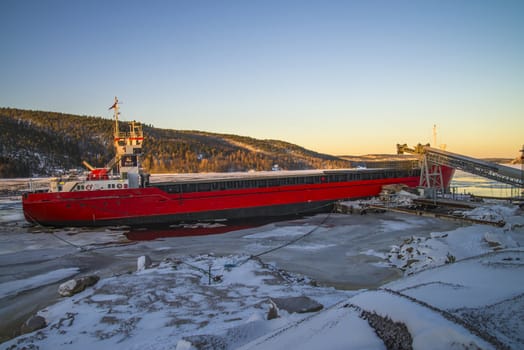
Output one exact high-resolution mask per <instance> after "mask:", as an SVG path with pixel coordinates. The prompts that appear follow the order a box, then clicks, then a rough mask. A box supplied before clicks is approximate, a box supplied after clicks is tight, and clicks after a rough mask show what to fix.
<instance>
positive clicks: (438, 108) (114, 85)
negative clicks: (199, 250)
mask: <svg viewBox="0 0 524 350" xmlns="http://www.w3.org/2000/svg"><path fill="white" fill-rule="evenodd" d="M0 45H1V46H0V47H1V49H0V106H2V107H15V108H23V109H35V110H45V111H57V112H64V113H72V114H80V115H94V116H102V117H108V118H109V117H111V112H110V111H108V107H109V106H111V104H112V100H113V99H114V96H118V97H119V99H120V100H121V101H123V104H122V106H121V111H122V118H123V119H124V120H132V119H136V120H140V121H142V122H144V123H147V124H153V125H154V126H156V127H161V128H170V129H184V130H202V131H209V132H218V133H229V134H239V135H244V136H251V137H255V138H260V139H279V140H284V141H289V142H292V143H296V144H299V145H301V146H303V147H306V148H309V149H312V150H315V151H318V152H323V153H330V154H335V155H350V154H353V155H358V154H367V153H394V152H395V151H396V149H395V145H396V144H397V143H407V144H409V145H414V144H416V143H418V142H421V143H427V142H432V129H433V125H435V124H436V125H437V146H438V145H440V144H446V145H447V149H448V150H449V151H452V152H456V153H463V154H467V155H471V156H481V157H488V156H492V157H495V156H500V157H516V156H517V155H518V153H519V152H518V150H519V149H520V148H521V147H522V145H523V144H524V1H478V0H471V1H461V0H453V1H393V0H391V1H373V0H370V1H350V0H347V1H307V0H304V1H285V0H280V1H272V0H260V1H258V0H243V1H220V0H214V1H199V0H194V1H190V0H184V1H182V0H180V1H177V0H172V1H167V0H166V1H110V0H107V1H99V0H91V1H87V0H78V1H70V0H62V1H58V0H45V1H42V0H34V1H29V0H1V1H0Z"/></svg>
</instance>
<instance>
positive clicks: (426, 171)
mask: <svg viewBox="0 0 524 350" xmlns="http://www.w3.org/2000/svg"><path fill="white" fill-rule="evenodd" d="M397 152H398V154H403V153H411V154H415V155H417V156H419V159H420V161H421V163H422V167H421V168H422V172H421V175H420V176H421V180H420V185H421V186H424V187H434V188H442V189H443V185H442V171H443V170H442V168H443V167H447V168H452V169H458V170H462V171H465V172H467V173H470V174H474V175H478V176H481V177H484V178H487V179H490V180H494V181H497V182H501V183H504V184H507V185H510V186H514V187H518V188H523V187H524V171H522V170H519V169H516V168H512V167H508V166H504V165H500V164H496V163H492V162H487V161H483V160H480V159H476V158H473V157H468V156H465V155H461V154H457V153H452V152H448V151H444V150H441V149H437V148H434V147H430V145H429V144H428V145H420V144H419V145H417V146H416V147H414V148H409V147H408V146H407V145H405V144H404V145H397ZM521 152H522V154H523V155H522V157H521V158H524V147H523V149H522V150H521Z"/></svg>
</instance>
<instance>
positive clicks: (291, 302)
mask: <svg viewBox="0 0 524 350" xmlns="http://www.w3.org/2000/svg"><path fill="white" fill-rule="evenodd" d="M270 300H271V302H272V303H273V304H274V305H275V306H276V307H277V309H278V310H286V311H287V312H289V313H290V314H292V313H294V312H296V313H299V314H301V313H306V312H317V311H320V310H322V308H323V307H324V306H323V305H322V304H319V303H317V302H316V301H315V300H313V299H311V298H308V297H306V296H304V295H302V296H299V297H288V298H271V299H270Z"/></svg>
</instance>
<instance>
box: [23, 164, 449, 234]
mask: <svg viewBox="0 0 524 350" xmlns="http://www.w3.org/2000/svg"><path fill="white" fill-rule="evenodd" d="M321 179H322V181H321V183H314V184H300V185H299V184H294V185H288V186H282V185H280V186H267V187H264V188H241V189H226V190H215V191H198V192H197V191H195V192H189V193H169V192H168V191H165V190H163V188H162V186H158V185H154V186H150V187H145V188H135V189H117V190H103V191H91V192H87V191H77V192H48V193H30V194H27V195H25V196H24V198H23V208H24V215H25V218H26V219H27V221H29V222H33V223H37V224H41V225H50V226H106V225H139V224H140V225H143V224H156V223H174V222H181V221H196V220H217V219H238V218H250V217H270V216H284V215H292V214H304V213H312V212H321V211H328V210H329V208H330V207H331V205H332V204H333V203H334V202H335V201H337V200H343V199H351V198H365V197H372V196H376V195H378V194H379V193H380V191H381V189H382V186H384V185H389V184H404V185H406V186H409V187H416V186H418V184H419V173H413V172H412V173H411V174H410V176H407V177H393V178H382V179H370V180H352V181H342V182H340V181H338V182H329V181H328V180H325V177H321ZM448 180H449V179H448Z"/></svg>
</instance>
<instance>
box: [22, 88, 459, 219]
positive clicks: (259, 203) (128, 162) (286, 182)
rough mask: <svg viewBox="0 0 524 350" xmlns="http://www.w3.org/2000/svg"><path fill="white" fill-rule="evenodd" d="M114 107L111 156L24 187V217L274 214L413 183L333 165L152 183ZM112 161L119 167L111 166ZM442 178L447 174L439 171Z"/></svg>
mask: <svg viewBox="0 0 524 350" xmlns="http://www.w3.org/2000/svg"><path fill="white" fill-rule="evenodd" d="M111 108H113V109H114V110H115V111H114V112H115V114H114V115H115V133H114V144H115V150H116V156H115V158H114V159H113V160H112V161H111V162H110V163H109V164H108V166H106V167H105V168H98V169H95V168H93V167H91V166H89V165H88V164H87V163H84V164H86V166H87V167H88V168H89V169H90V173H89V174H88V175H87V176H85V177H70V178H68V179H63V178H62V179H60V178H58V179H54V180H53V181H52V182H51V185H50V188H49V190H48V192H34V193H27V194H25V195H24V196H23V199H22V203H23V210H24V215H25V218H26V220H27V221H29V222H31V223H36V224H40V225H50V226H105V225H143V224H157V223H177V222H182V221H204V220H219V219H243V218H252V217H276V216H287V215H293V214H305V213H313V212H322V211H328V210H330V208H331V206H332V205H333V204H334V203H335V202H336V201H338V200H344V199H352V198H365V197H372V196H376V195H378V194H379V193H380V191H381V189H382V186H384V185H391V184H404V185H406V186H409V187H416V186H418V185H419V181H420V169H411V168H410V169H385V168H381V169H338V170H299V171H268V172H246V173H218V174H179V175H173V179H171V180H170V181H169V182H158V183H150V182H149V175H148V174H146V173H143V172H142V171H141V170H140V163H139V157H140V154H141V149H142V143H143V140H144V135H143V132H142V127H141V125H140V124H139V123H136V122H132V123H131V124H130V130H129V131H127V132H121V131H120V129H119V125H118V115H119V112H118V109H119V106H118V100H117V99H116V98H115V103H114V105H113V106H112V107H111ZM112 168H116V169H117V172H116V174H117V175H111V174H110V170H111V169H112ZM442 175H443V181H444V184H445V186H447V185H448V184H449V181H450V179H451V177H452V175H453V170H452V169H451V168H448V169H446V171H444V172H443V174H442Z"/></svg>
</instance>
